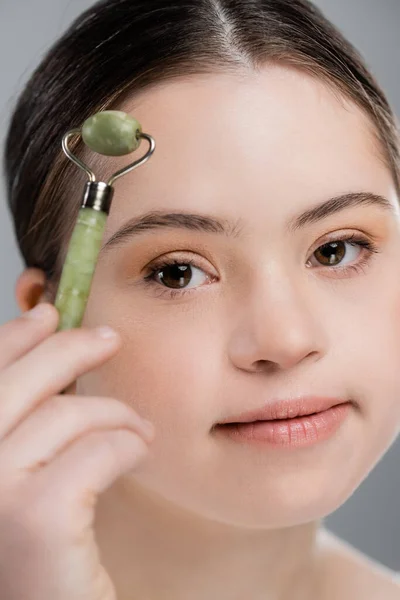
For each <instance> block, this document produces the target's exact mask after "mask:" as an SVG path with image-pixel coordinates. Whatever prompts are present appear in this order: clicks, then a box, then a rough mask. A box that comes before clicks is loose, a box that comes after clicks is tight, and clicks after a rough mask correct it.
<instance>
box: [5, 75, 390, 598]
mask: <svg viewBox="0 0 400 600" xmlns="http://www.w3.org/2000/svg"><path fill="white" fill-rule="evenodd" d="M118 108H119V109H121V110H125V111H126V112H127V113H129V114H131V115H133V116H135V118H137V119H138V121H139V122H140V123H141V124H142V126H143V130H144V131H148V132H149V133H150V134H151V135H153V137H154V138H155V140H156V143H157V149H156V152H155V153H154V155H153V156H152V158H151V160H149V161H148V162H147V163H146V164H145V165H142V166H141V167H140V169H137V170H136V171H135V172H134V173H132V174H131V176H127V177H125V178H122V179H121V180H120V181H118V182H117V183H116V194H115V199H114V201H113V206H112V209H111V212H110V216H109V218H108V220H107V228H106V231H105V235H104V242H107V241H108V240H109V239H110V238H111V236H112V235H113V234H114V233H115V232H116V231H117V230H118V229H119V228H120V227H121V226H122V225H123V224H124V223H125V222H126V221H128V219H131V218H133V217H140V216H142V215H143V214H144V213H147V212H149V211H154V210H166V211H169V212H176V211H189V212H192V213H196V214H205V215H209V216H214V217H218V218H221V219H229V220H230V221H232V222H233V223H237V222H238V220H240V223H241V231H240V232H238V235H236V236H227V235H222V234H218V233H213V232H203V231H199V230H194V229H192V230H184V229H178V228H163V229H159V228H153V229H150V230H148V231H145V232H144V231H143V230H142V231H141V233H140V235H139V234H138V235H136V236H134V237H131V238H126V239H124V241H123V242H121V243H120V244H117V245H114V246H112V247H111V246H110V247H109V248H108V249H107V251H104V252H102V253H101V255H100V257H99V262H98V265H97V269H96V272H95V276H94V279H93V285H92V290H91V294H90V297H89V302H88V305H87V310H86V313H85V318H84V326H86V327H89V328H91V327H94V326H96V325H99V324H104V323H107V324H109V325H111V326H112V327H113V328H114V329H116V330H117V331H118V332H119V334H120V336H121V338H122V344H121V347H120V350H119V352H118V353H117V354H116V355H115V356H113V357H111V358H110V360H108V361H105V362H104V363H103V364H101V365H99V366H98V367H97V368H96V369H94V370H93V369H92V370H91V371H87V372H85V373H82V374H81V375H80V376H79V377H77V378H76V380H75V382H74V383H73V384H71V385H70V386H69V388H68V393H69V394H72V395H73V394H75V393H76V394H78V395H79V397H83V396H96V397H101V396H103V395H104V396H106V397H112V398H117V399H118V400H120V401H122V403H124V404H126V405H127V406H129V407H131V408H133V409H134V410H135V411H136V412H137V413H138V414H140V415H141V416H144V417H146V418H148V419H149V420H150V421H151V422H152V423H154V425H155V436H154V439H153V441H152V442H151V444H150V445H149V451H148V453H147V455H146V457H145V459H144V460H143V461H141V462H140V464H137V465H136V467H135V468H134V469H133V470H132V472H131V473H124V474H123V475H121V476H120V477H119V478H118V480H117V481H115V482H114V483H113V485H111V486H110V487H109V488H108V489H107V490H105V491H104V493H102V494H101V495H100V496H99V499H98V503H97V509H96V520H95V524H94V529H95V533H96V539H97V543H98V546H99V549H100V554H101V558H102V564H103V565H104V567H105V569H106V571H107V572H108V573H109V575H110V577H111V580H112V581H113V583H114V585H115V588H116V590H117V597H118V600H243V599H244V598H245V599H246V600H266V599H268V600H333V599H335V600H337V599H338V598H340V600H350V599H351V600H353V599H354V598H355V597H360V598H363V600H382V599H385V600H394V599H395V598H396V599H398V598H399V597H400V588H399V586H398V584H396V583H395V579H394V574H393V573H392V572H391V571H390V570H389V569H384V568H383V567H382V566H380V565H378V564H376V563H374V562H373V561H369V560H368V559H367V557H365V556H362V555H361V554H360V553H357V552H356V551H355V549H352V550H349V549H348V548H347V547H346V545H345V544H344V543H342V542H337V540H335V538H334V536H332V535H330V534H328V533H327V532H325V531H324V530H323V529H321V528H320V527H319V526H320V524H321V520H322V519H323V518H324V517H325V516H326V515H328V514H330V513H331V512H333V511H334V510H336V509H337V508H338V507H339V506H341V505H342V504H343V503H344V502H345V501H346V500H347V499H348V498H349V497H350V496H351V494H352V493H353V492H354V490H355V489H356V488H357V487H358V486H359V485H360V483H361V482H362V481H363V480H364V479H365V477H366V476H367V475H368V473H369V471H370V470H371V469H372V468H373V466H374V465H375V464H376V463H377V462H378V461H379V459H380V458H381V457H382V456H383V454H384V453H385V451H386V450H387V449H388V448H389V446H390V445H391V444H392V443H393V441H394V440H395V438H396V436H397V435H398V432H399V425H400V403H399V398H400V370H399V368H398V366H399V364H400V277H399V265H400V235H399V223H400V221H399V211H398V206H399V198H398V197H397V194H396V190H395V186H394V182H393V178H392V176H391V173H390V171H389V169H388V168H387V166H386V165H385V163H384V161H383V160H382V155H381V151H380V147H379V146H378V144H377V142H376V139H375V137H374V135H373V130H372V126H371V124H370V121H369V120H368V119H367V118H366V117H365V115H364V114H363V113H362V112H361V110H360V109H359V108H358V107H356V106H355V105H354V104H352V103H351V102H348V101H346V100H345V99H344V98H342V97H340V96H338V94H337V93H336V94H333V93H332V91H331V90H330V89H329V88H328V87H327V86H326V85H325V84H324V83H322V82H321V81H317V80H315V79H311V78H310V77H309V76H306V75H304V74H301V73H300V72H298V71H295V70H293V69H290V68H285V67H272V66H269V67H267V66H266V67H265V68H263V69H260V71H258V72H254V71H251V70H247V71H243V72H240V73H239V72H238V73H230V74H229V73H227V72H221V73H214V74H210V75H202V76H192V77H190V78H187V79H177V80H175V81H169V82H166V83H164V84H163V85H159V86H156V87H154V88H153V89H151V90H146V91H143V92H142V93H140V94H139V96H137V97H130V98H127V99H126V101H125V102H124V103H123V105H122V106H120V107H118ZM91 164H93V162H92V163H91ZM122 164H123V160H117V159H107V160H105V159H104V158H102V159H101V160H100V159H99V160H98V163H97V165H96V168H97V172H98V173H100V174H101V175H102V174H104V176H106V175H107V174H108V173H112V172H113V171H114V170H116V167H117V166H122ZM105 165H106V166H105ZM103 166H104V168H103ZM360 191H363V192H372V193H375V194H379V195H382V196H385V197H386V198H387V199H388V200H389V202H390V204H391V207H392V210H391V211H383V210H382V209H380V208H378V207H376V206H372V205H364V206H362V207H360V206H359V207H353V208H351V209H347V210H344V211H341V212H340V213H337V214H335V215H331V216H330V217H328V218H325V219H324V220H323V221H319V222H315V223H312V224H308V225H307V226H306V227H304V228H302V229H299V230H296V231H295V232H292V233H288V231H287V230H286V226H285V224H286V222H287V221H288V220H289V219H292V218H293V217H294V216H295V215H296V214H298V213H299V212H300V211H304V210H306V209H309V208H313V207H315V206H316V205H318V204H320V203H321V202H323V201H326V200H328V199H329V198H330V197H332V196H334V195H338V194H344V193H349V192H360ZM72 193H74V191H73V190H71V194H72ZM77 194H78V192H77ZM78 195H79V194H78ZM352 234H358V235H361V234H363V235H364V236H365V237H366V238H367V239H370V240H372V239H373V240H375V243H376V246H377V249H378V252H377V253H375V254H371V255H369V254H368V253H366V251H365V249H364V248H362V247H361V246H357V245H350V244H349V243H348V242H347V243H345V245H344V250H345V256H344V257H342V259H341V261H339V264H338V265H335V264H326V263H325V264H323V263H321V262H320V261H321V256H320V254H318V253H317V252H316V251H317V249H318V248H320V247H321V246H322V245H323V244H325V243H327V242H328V241H329V240H330V239H332V238H336V239H340V238H346V236H347V237H349V236H351V235H352ZM342 249H343V248H342ZM191 259H192V260H193V262H194V265H193V267H192V271H191V276H190V277H189V280H188V281H187V282H186V284H185V285H186V287H187V289H185V294H183V290H179V289H176V288H175V289H174V292H175V295H174V296H173V297H171V295H170V292H171V288H170V287H168V282H170V280H171V277H172V275H171V269H169V270H168V269H165V268H164V270H163V271H162V272H161V271H158V272H157V277H154V278H153V280H152V281H151V282H150V280H145V279H144V277H147V276H148V275H149V274H150V272H151V270H152V268H153V267H155V266H156V265H158V264H159V263H160V261H161V262H163V261H170V262H171V261H173V260H177V261H180V263H181V264H183V265H185V264H187V262H188V260H191ZM362 261H364V262H363V266H362V269H361V268H359V269H358V270H357V271H356V270H354V269H350V266H351V265H353V266H354V265H360V264H361V263H362ZM340 267H341V268H340ZM43 284H44V279H43V274H42V273H40V271H38V270H27V271H26V272H25V273H24V274H22V275H21V277H20V278H19V280H18V283H17V289H16V292H17V300H18V303H19V306H20V307H21V309H22V310H25V308H27V307H28V306H30V305H31V304H32V302H35V301H38V300H41V301H43V299H44V298H43ZM366 339H367V340H368V343H365V340H366ZM83 354H84V352H83ZM306 394H307V395H308V394H313V395H322V394H324V395H326V394H328V395H330V396H338V397H341V398H345V399H351V400H352V402H353V405H352V409H351V411H350V413H349V416H348V418H347V420H346V421H345V422H344V423H343V424H342V426H341V428H340V429H339V431H338V432H337V433H336V434H335V436H333V437H332V438H331V439H330V440H328V442H326V443H320V444H317V445H315V446H313V447H310V448H308V449H303V450H300V449H298V450H292V451H289V452H287V451H283V450H279V449H278V450H277V449H274V450H272V449H271V448H263V449H260V448H254V447H252V448H250V447H247V446H246V445H238V444H234V443H232V442H231V441H228V440H226V439H225V438H223V437H222V436H218V435H216V429H215V424H216V423H218V422H220V421H222V420H227V419H229V416H232V415H234V414H237V413H238V412H241V411H245V410H250V409H254V408H257V407H260V406H262V404H263V403H266V402H270V401H272V399H275V398H287V397H290V396H296V395H306ZM82 404H83V406H86V404H85V403H84V402H82ZM21 444H22V445H25V446H26V444H27V442H22V441H21ZM49 493H50V492H49ZM53 493H55V492H53ZM27 502H28V500H27ZM54 505H55V506H56V505H57V502H55V503H54ZM376 518H377V519H378V518H379V514H377V515H376ZM365 526H366V527H368V523H366V524H365ZM43 527H44V529H45V531H48V528H47V529H46V525H45V524H44V525H43ZM71 527H72V525H71ZM50 545H51V544H50ZM56 545H57V544H56ZM13 600H14V599H13ZM18 600H19V599H18ZM40 600H43V596H42V597H41V599H40ZM45 600H47V598H46V597H45ZM48 600H50V598H49V599H48ZM51 600H53V598H51ZM68 600H71V597H69V599H68ZM85 600H86V598H85ZM90 600H92V598H90ZM102 600H108V598H106V599H102Z"/></svg>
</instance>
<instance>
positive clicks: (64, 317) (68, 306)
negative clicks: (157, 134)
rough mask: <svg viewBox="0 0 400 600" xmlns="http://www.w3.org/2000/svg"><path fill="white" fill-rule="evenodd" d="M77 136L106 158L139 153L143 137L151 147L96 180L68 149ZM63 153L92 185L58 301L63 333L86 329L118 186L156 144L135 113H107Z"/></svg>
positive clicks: (68, 135)
mask: <svg viewBox="0 0 400 600" xmlns="http://www.w3.org/2000/svg"><path fill="white" fill-rule="evenodd" d="M74 135H80V136H81V138H82V141H83V142H84V144H85V145H86V146H87V147H88V148H89V149H90V150H92V151H93V152H97V153H98V154H103V155H105V156H124V155H125V154H130V153H131V152H134V151H135V150H137V148H138V147H139V145H140V143H141V139H142V138H145V139H146V140H147V141H148V142H149V144H150V148H149V150H148V151H147V153H146V154H145V155H144V156H143V157H142V158H140V159H138V160H136V161H135V162H133V163H131V164H129V165H128V166H127V167H124V168H123V169H121V170H120V171H117V172H116V173H114V174H113V175H112V176H111V177H110V179H109V180H108V181H107V183H104V182H103V181H96V177H95V175H94V173H93V171H92V170H91V169H90V168H89V167H88V166H87V165H86V164H84V163H83V162H82V161H81V160H80V159H79V158H77V157H76V156H74V155H73V154H72V152H71V151H70V149H69V148H68V141H69V139H70V138H71V137H72V136H74ZM62 149H63V151H64V153H65V154H66V155H67V157H68V158H69V159H70V160H71V161H72V162H73V163H75V164H76V165H77V166H78V167H79V168H81V169H82V170H83V171H85V172H86V174H87V176H88V178H89V181H88V182H87V183H86V185H85V188H84V191H83V197H82V201H81V207H80V209H79V213H78V218H77V221H76V224H75V227H74V229H73V231H72V236H71V239H70V242H69V246H68V249H67V254H66V257H65V261H64V265H63V268H62V272H61V277H60V282H59V286H58V290H57V294H56V299H55V302H54V306H55V307H56V308H57V310H58V313H59V323H58V327H57V331H60V330H62V329H72V328H74V327H80V325H81V323H82V319H83V315H84V312H85V308H86V304H87V300H88V297H89V292H90V287H91V284H92V279H93V275H94V271H95V268H96V263H97V257H98V255H99V252H100V247H101V242H102V238H103V233H104V229H105V225H106V221H107V216H108V215H109V212H110V207H111V201H112V198H113V195H114V188H113V183H114V182H115V181H116V179H118V178H119V177H122V176H123V175H126V174H127V173H129V172H130V171H132V170H133V169H135V168H136V167H138V166H140V165H142V164H143V163H144V162H146V161H147V160H148V159H149V158H150V156H151V155H152V154H153V152H154V149H155V141H154V139H153V138H152V137H151V136H150V135H148V134H147V133H143V132H142V127H141V125H140V123H139V122H138V121H137V120H136V119H134V118H133V117H131V116H130V115H128V114H126V113H124V112H122V111H118V110H106V111H102V112H98V113H97V114H95V115H93V116H91V117H89V118H88V119H86V121H85V122H84V123H83V125H82V128H78V129H71V130H70V131H68V132H67V133H66V134H65V135H64V136H63V139H62Z"/></svg>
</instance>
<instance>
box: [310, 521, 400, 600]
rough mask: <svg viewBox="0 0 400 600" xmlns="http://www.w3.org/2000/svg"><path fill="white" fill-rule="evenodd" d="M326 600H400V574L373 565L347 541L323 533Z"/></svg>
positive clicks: (322, 566) (322, 559) (321, 538)
mask: <svg viewBox="0 0 400 600" xmlns="http://www.w3.org/2000/svg"><path fill="white" fill-rule="evenodd" d="M319 541H320V543H319V550H320V559H321V562H320V563H319V564H320V569H321V576H322V578H323V581H324V585H323V589H324V600H325V596H326V600H337V598H340V599H341V600H353V599H354V598H363V600H400V572H396V571H392V570H391V569H389V568H388V567H386V566H384V565H382V564H381V563H378V562H376V561H374V560H373V559H372V558H370V557H369V556H367V555H366V554H363V553H362V552H360V551H359V550H358V549H357V548H355V547H354V546H352V545H350V544H349V543H348V542H347V541H345V540H343V539H341V538H339V537H337V536H335V535H334V534H333V533H331V532H330V531H328V530H326V529H321V532H320V537H319Z"/></svg>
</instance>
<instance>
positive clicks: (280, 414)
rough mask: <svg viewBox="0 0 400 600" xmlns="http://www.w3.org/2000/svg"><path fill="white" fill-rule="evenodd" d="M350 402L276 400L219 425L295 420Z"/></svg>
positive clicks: (312, 398)
mask: <svg viewBox="0 0 400 600" xmlns="http://www.w3.org/2000/svg"><path fill="white" fill-rule="evenodd" d="M348 402H349V401H348V400H347V399H343V398H333V397H328V396H302V397H298V398H295V399H283V400H276V401H274V402H269V403H267V404H265V405H264V406H262V407H260V408H258V409H255V410H252V411H247V412H243V413H241V414H238V415H233V416H232V417H230V418H229V419H227V420H225V421H222V422H221V423H219V425H225V424H232V423H251V422H254V421H275V420H282V419H283V420H285V419H286V420H287V419H294V418H296V417H301V416H304V415H312V414H314V413H321V412H323V411H325V410H328V409H329V408H332V407H333V406H337V405H339V404H345V403H348Z"/></svg>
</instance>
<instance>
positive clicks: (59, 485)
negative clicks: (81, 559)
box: [29, 429, 148, 539]
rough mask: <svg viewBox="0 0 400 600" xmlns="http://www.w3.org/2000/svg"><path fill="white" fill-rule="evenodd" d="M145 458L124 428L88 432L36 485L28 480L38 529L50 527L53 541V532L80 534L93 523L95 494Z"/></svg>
mask: <svg viewBox="0 0 400 600" xmlns="http://www.w3.org/2000/svg"><path fill="white" fill-rule="evenodd" d="M147 455H148V446H147V444H146V443H145V442H144V441H143V439H142V438H141V437H140V436H138V435H137V434H136V433H134V432H133V431H131V430H129V429H115V430H108V431H95V432H91V433H89V434H87V435H85V436H84V437H82V438H80V439H79V440H77V441H75V442H73V443H72V444H71V445H70V446H69V447H68V448H66V449H65V450H64V451H63V452H62V453H60V454H59V455H58V456H57V457H56V458H55V459H54V460H53V461H52V462H51V463H49V464H48V465H47V466H46V467H44V468H43V469H41V470H40V471H39V472H38V473H37V475H36V482H34V478H32V480H31V484H30V486H29V487H30V490H31V491H30V510H32V511H37V513H38V514H37V520H38V522H39V523H45V525H43V526H42V528H44V527H47V528H49V529H48V533H49V535H51V536H52V539H54V537H55V535H56V532H60V533H61V534H62V532H66V534H67V535H71V534H72V533H74V532H78V533H79V534H81V533H82V529H83V528H85V527H89V526H91V524H92V518H93V507H94V505H95V504H96V502H97V498H98V495H99V494H101V493H102V492H104V491H105V490H106V489H107V488H108V487H110V486H111V485H112V484H113V483H114V482H115V481H116V480H117V479H118V478H119V477H120V476H122V475H124V474H126V473H128V472H130V471H133V470H135V469H136V468H138V466H139V465H140V463H141V462H142V461H143V459H144V458H145V457H146V456H147ZM31 517H32V513H31ZM61 529H62V531H60V530H61ZM43 535H46V532H45V531H43Z"/></svg>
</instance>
